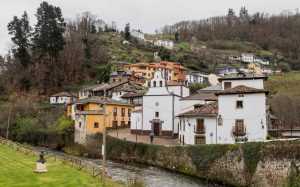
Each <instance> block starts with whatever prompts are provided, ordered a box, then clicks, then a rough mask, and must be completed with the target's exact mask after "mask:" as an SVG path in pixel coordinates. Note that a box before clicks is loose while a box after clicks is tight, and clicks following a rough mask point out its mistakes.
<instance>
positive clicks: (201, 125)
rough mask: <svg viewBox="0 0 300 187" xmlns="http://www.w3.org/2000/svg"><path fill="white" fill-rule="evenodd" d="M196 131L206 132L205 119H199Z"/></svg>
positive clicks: (198, 132) (199, 132)
mask: <svg viewBox="0 0 300 187" xmlns="http://www.w3.org/2000/svg"><path fill="white" fill-rule="evenodd" d="M195 133H197V134H203V133H205V129H204V119H197V125H196V129H195Z"/></svg>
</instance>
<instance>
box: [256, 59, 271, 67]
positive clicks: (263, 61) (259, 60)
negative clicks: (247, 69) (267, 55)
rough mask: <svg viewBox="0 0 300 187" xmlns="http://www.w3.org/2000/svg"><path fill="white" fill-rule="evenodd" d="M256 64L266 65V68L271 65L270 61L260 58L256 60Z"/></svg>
mask: <svg viewBox="0 0 300 187" xmlns="http://www.w3.org/2000/svg"><path fill="white" fill-rule="evenodd" d="M254 62H256V63H260V64H262V65H265V66H268V65H270V62H269V61H268V60H266V59H262V58H259V57H256V58H254Z"/></svg>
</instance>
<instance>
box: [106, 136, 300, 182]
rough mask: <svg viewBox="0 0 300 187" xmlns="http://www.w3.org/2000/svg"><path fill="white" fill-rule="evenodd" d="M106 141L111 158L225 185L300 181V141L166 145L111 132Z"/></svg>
mask: <svg viewBox="0 0 300 187" xmlns="http://www.w3.org/2000/svg"><path fill="white" fill-rule="evenodd" d="M107 142H108V145H107V153H108V158H110V159H118V160H123V161H130V160H131V161H135V162H138V163H145V164H150V165H155V166H158V167H162V168H166V169H170V170H173V171H176V172H181V173H185V174H188V175H192V176H198V177H201V178H203V179H205V180H210V181H214V182H219V183H223V184H226V185H231V186H263V187H274V186H289V185H290V184H296V185H295V186H297V185H298V184H299V185H300V172H299V170H300V142H299V141H289V142H272V143H255V142H254V143H246V144H234V145H198V146H172V147H163V146H157V145H148V144H141V143H134V142H128V141H123V140H119V139H116V138H113V137H110V136H108V141H107ZM291 173H293V174H294V176H295V177H294V178H293V179H292V178H291Z"/></svg>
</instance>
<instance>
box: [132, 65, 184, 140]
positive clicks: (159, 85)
mask: <svg viewBox="0 0 300 187" xmlns="http://www.w3.org/2000/svg"><path fill="white" fill-rule="evenodd" d="M173 83H174V82H173ZM188 95H189V89H188V88H187V87H185V86H183V85H182V84H181V85H180V84H178V83H177V84H170V85H167V84H166V80H165V79H164V77H163V74H162V72H160V71H157V72H155V73H154V78H153V79H152V80H151V82H150V87H149V90H148V92H147V93H146V94H145V95H144V96H143V107H142V109H140V110H138V112H137V111H136V112H135V116H134V118H132V124H138V125H137V126H134V125H133V126H132V127H131V133H133V134H136V133H137V134H142V135H149V134H150V133H151V132H153V133H154V134H155V135H156V136H168V137H177V136H178V125H179V119H178V118H176V116H177V115H178V114H179V113H180V110H181V109H180V99H181V98H183V97H186V96H188ZM141 111H142V112H141Z"/></svg>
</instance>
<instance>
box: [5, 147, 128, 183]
mask: <svg viewBox="0 0 300 187" xmlns="http://www.w3.org/2000/svg"><path fill="white" fill-rule="evenodd" d="M37 159H38V157H37V156H36V155H32V154H24V153H22V152H18V151H16V150H13V149H11V148H9V147H7V146H4V145H1V144H0V166H1V171H0V186H6V187H10V186H16V185H17V186H22V187H23V186H24V187H26V186H28V187H29V186H95V187H96V186H97V187H98V186H99V187H101V186H102V185H101V182H100V180H99V178H93V177H91V176H89V175H88V174H86V173H84V172H82V171H79V170H76V169H75V168H73V167H71V166H69V165H67V164H65V163H63V162H62V161H59V160H56V161H55V160H54V159H47V169H48V172H47V173H44V174H36V173H34V172H33V171H34V170H35V166H36V160H37ZM107 186H114V187H122V186H125V185H124V184H123V183H121V182H117V181H113V180H111V179H107Z"/></svg>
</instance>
